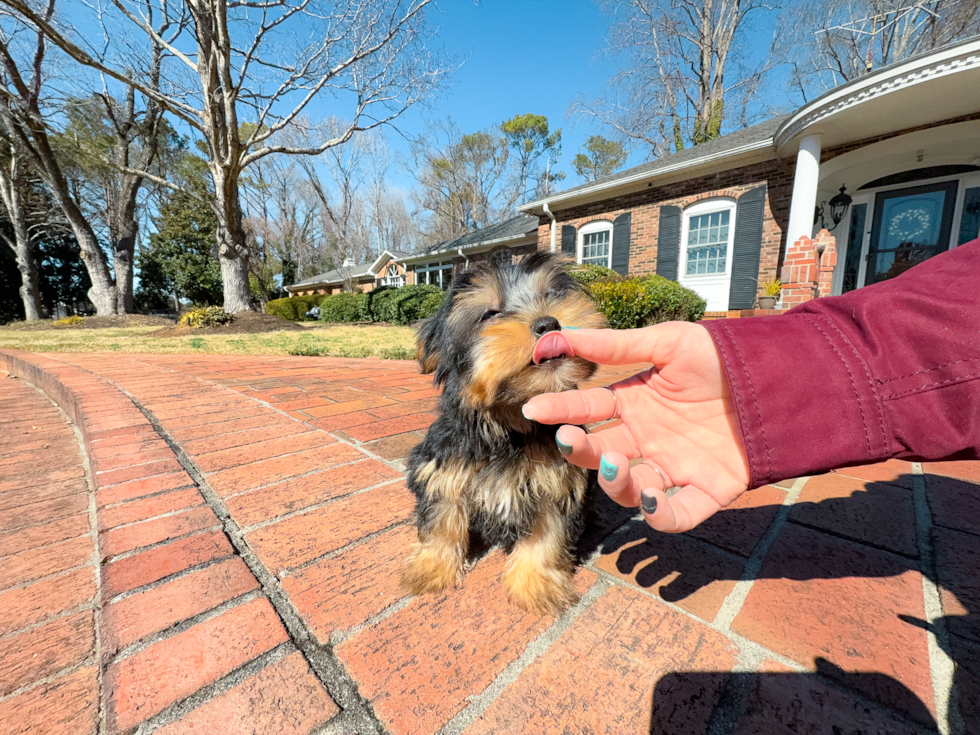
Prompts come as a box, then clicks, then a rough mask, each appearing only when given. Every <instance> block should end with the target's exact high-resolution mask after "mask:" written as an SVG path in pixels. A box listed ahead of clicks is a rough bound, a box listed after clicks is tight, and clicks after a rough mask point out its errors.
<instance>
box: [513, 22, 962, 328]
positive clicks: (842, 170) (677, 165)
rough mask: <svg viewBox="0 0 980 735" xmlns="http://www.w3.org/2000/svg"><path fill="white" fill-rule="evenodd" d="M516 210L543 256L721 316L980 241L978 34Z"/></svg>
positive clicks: (838, 289)
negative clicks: (764, 289) (636, 282)
mask: <svg viewBox="0 0 980 735" xmlns="http://www.w3.org/2000/svg"><path fill="white" fill-rule="evenodd" d="M842 187H843V188H842ZM838 194H844V195H845V196H844V197H838V198H837V199H835V198H834V197H835V195H838ZM835 205H836V206H835ZM519 210H520V211H522V212H524V213H526V214H530V215H534V216H537V217H538V220H539V226H538V237H537V241H538V248H539V249H541V250H550V251H553V252H561V253H563V254H565V255H566V256H568V257H572V258H575V260H576V261H578V262H591V263H600V264H602V265H606V266H608V267H610V268H613V269H614V270H617V271H619V272H620V273H623V274H627V273H628V274H631V275H634V274H643V273H659V274H661V275H663V276H666V277H667V278H670V279H672V280H677V281H679V282H680V283H682V284H683V285H684V286H687V287H688V288H691V289H692V290H694V291H696V292H698V293H699V294H700V295H701V296H703V297H704V298H705V299H706V300H707V301H708V311H709V312H714V314H713V315H715V316H722V315H729V316H736V315H739V314H740V313H741V310H744V309H752V308H753V307H754V306H755V305H756V303H757V297H758V295H759V294H760V286H759V284H760V282H763V281H765V280H767V279H772V278H777V277H781V278H782V281H783V290H782V297H781V305H782V306H785V307H788V306H792V305H794V304H797V303H800V302H801V301H805V300H808V299H810V298H814V297H816V296H820V295H827V294H839V293H843V292H846V291H849V290H852V289H854V288H860V287H862V286H864V285H867V284H870V283H874V282H876V281H881V280H884V279H886V278H890V277H893V276H894V275H897V274H898V273H900V272H902V271H903V270H905V269H906V268H908V267H911V266H912V265H914V264H915V263H917V262H921V261H922V260H924V259H925V258H928V257H930V256H932V255H935V254H936V253H939V252H942V251H944V250H947V249H948V248H951V247H956V246H957V245H960V244H962V243H964V242H968V241H970V240H973V239H976V238H977V236H978V233H980V38H973V39H970V40H968V41H964V42H962V43H959V44H956V45H954V46H950V47H947V48H945V49H942V50H940V51H935V52H932V53H929V54H924V55H922V56H919V57H916V58H913V59H909V60H906V61H903V62H901V63H898V64H893V65H891V66H888V67H884V68H882V69H880V70H878V71H875V72H873V73H870V74H867V75H865V76H863V77H860V78H859V79H856V80H854V81H851V82H848V83H847V84H844V85H841V86H840V87H838V88H836V89H834V90H832V91H830V92H828V93H827V94H824V95H822V96H821V97H818V98H817V99H815V100H813V101H812V102H809V103H808V104H806V105H804V106H803V107H801V108H800V109H798V110H796V111H795V112H793V113H791V114H789V115H785V116H780V117H775V118H772V119H771V120H767V121H766V122H763V123H761V124H758V125H755V126H753V127H750V128H746V129H744V130H740V131H738V132H735V133H731V134H729V135H726V136H723V137H722V138H719V139H717V140H713V141H710V142H708V143H704V144H702V145H699V146H697V147H695V148H691V149H688V150H684V151H681V152H679V153H676V154H674V155H670V156H665V157H663V158H660V159H658V160H656V161H653V162H650V163H645V164H643V165H640V166H637V167H635V168H632V169H630V170H628V171H623V172H621V173H617V174H613V175H611V176H608V177H605V178H602V179H599V180H596V181H592V182H589V183H587V184H583V185H581V186H577V187H574V188H571V189H568V190H566V191H562V192H558V193H556V194H552V195H550V196H548V197H546V198H543V199H540V200H537V201H533V202H529V203H527V204H525V205H523V206H521V207H519Z"/></svg>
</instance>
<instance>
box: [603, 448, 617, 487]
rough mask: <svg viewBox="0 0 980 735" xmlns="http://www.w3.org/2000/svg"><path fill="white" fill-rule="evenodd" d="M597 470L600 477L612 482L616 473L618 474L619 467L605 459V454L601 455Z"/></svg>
mask: <svg viewBox="0 0 980 735" xmlns="http://www.w3.org/2000/svg"><path fill="white" fill-rule="evenodd" d="M599 472H600V473H601V474H602V479H603V480H605V481H606V482H612V481H613V480H615V479H616V475H617V474H619V467H617V466H616V465H614V464H613V463H612V462H609V461H608V460H607V459H606V455H605V454H603V455H602V461H601V462H599Z"/></svg>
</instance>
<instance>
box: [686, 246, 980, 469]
mask: <svg viewBox="0 0 980 735" xmlns="http://www.w3.org/2000/svg"><path fill="white" fill-rule="evenodd" d="M704 326H705V327H707V328H708V330H709V331H710V333H711V336H712V338H713V339H714V341H715V345H716V346H717V348H718V351H719V353H720V354H721V358H722V363H723V365H724V367H725V370H726V372H727V374H728V379H729V383H730V385H731V387H732V391H733V394H734V398H735V404H736V407H737V410H738V418H739V423H740V425H741V429H742V436H743V438H744V441H745V447H746V450H747V453H748V459H749V469H750V471H751V475H752V479H751V487H759V486H760V485H765V484H766V483H769V482H774V481H777V480H781V479H786V478H789V477H798V476H800V475H810V474H815V473H818V472H824V471H827V470H830V469H834V468H837V467H844V466H847V465H858V464H868V463H871V462H879V461H881V460H884V459H888V458H892V457H898V458H902V459H911V460H941V459H977V458H980V240H974V241H973V242H971V243H967V244H966V245H961V246H960V247H958V248H955V249H954V250H952V251H950V252H947V253H943V254H941V255H937V256H935V257H934V258H930V259H929V260H927V261H925V262H924V263H921V264H919V265H917V266H916V267H915V268H912V269H911V270H909V271H907V272H906V273H904V274H902V275H901V276H898V277H897V278H894V279H892V280H889V281H886V282H884V283H880V284H876V285H872V286H867V287H865V288H862V289H859V290H857V291H853V292H851V293H849V294H846V295H844V296H835V297H826V298H820V299H815V300H814V301H811V302H808V303H806V304H803V305H801V306H798V307H797V308H795V309H792V310H790V311H788V312H786V313H785V314H782V315H780V316H773V317H755V318H752V319H727V320H724V319H722V320H716V321H709V322H704Z"/></svg>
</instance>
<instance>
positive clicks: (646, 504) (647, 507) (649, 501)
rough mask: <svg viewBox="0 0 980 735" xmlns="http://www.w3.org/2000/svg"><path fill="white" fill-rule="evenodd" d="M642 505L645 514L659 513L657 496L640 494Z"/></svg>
mask: <svg viewBox="0 0 980 735" xmlns="http://www.w3.org/2000/svg"><path fill="white" fill-rule="evenodd" d="M640 505H642V506H643V512H644V513H649V514H650V515H653V514H654V513H656V512H657V496H656V495H647V494H646V493H640Z"/></svg>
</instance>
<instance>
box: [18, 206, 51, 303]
mask: <svg viewBox="0 0 980 735" xmlns="http://www.w3.org/2000/svg"><path fill="white" fill-rule="evenodd" d="M14 237H15V238H16V240H15V247H14V254H15V255H16V256H17V270H19V271H20V297H21V299H22V300H23V301H24V318H25V319H26V320H27V321H29V322H36V321H38V320H39V319H43V318H44V313H43V311H42V309H41V291H40V289H39V288H38V282H37V267H36V266H35V264H34V257H33V256H34V254H33V253H32V252H31V241H30V238H29V237H28V236H27V228H26V227H23V226H22V225H21V226H17V224H16V223H15V224H14Z"/></svg>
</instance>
